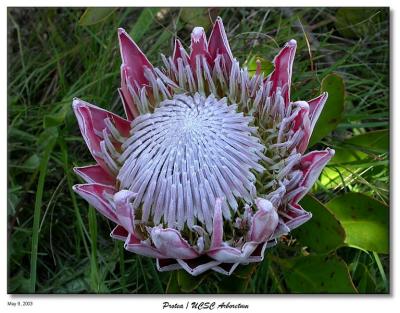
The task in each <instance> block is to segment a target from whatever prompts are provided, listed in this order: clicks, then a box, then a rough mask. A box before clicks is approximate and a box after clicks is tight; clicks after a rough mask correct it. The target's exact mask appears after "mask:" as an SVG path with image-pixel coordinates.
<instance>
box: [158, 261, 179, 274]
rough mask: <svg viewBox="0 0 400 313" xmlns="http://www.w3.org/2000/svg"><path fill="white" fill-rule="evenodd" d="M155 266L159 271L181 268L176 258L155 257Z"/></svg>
mask: <svg viewBox="0 0 400 313" xmlns="http://www.w3.org/2000/svg"><path fill="white" fill-rule="evenodd" d="M156 266H157V270H158V271H159V272H169V271H175V270H179V269H180V268H181V265H180V264H179V263H178V260H175V259H157V261H156Z"/></svg>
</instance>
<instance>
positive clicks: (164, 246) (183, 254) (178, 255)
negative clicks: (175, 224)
mask: <svg viewBox="0 0 400 313" xmlns="http://www.w3.org/2000/svg"><path fill="white" fill-rule="evenodd" d="M150 236H151V240H152V241H153V243H154V245H155V246H156V248H157V249H158V250H159V251H160V252H161V253H162V254H163V255H165V256H167V257H169V258H173V259H193V258H196V257H198V253H197V252H196V251H195V250H194V249H193V248H192V247H191V246H190V245H189V243H188V242H187V241H186V240H184V239H183V238H182V236H181V234H180V233H179V232H178V231H177V230H176V229H172V228H166V229H163V228H161V227H153V228H152V230H151V233H150Z"/></svg>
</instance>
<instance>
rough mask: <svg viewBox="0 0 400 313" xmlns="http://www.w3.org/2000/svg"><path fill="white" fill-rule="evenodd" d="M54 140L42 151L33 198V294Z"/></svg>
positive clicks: (31, 276)
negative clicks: (45, 187)
mask: <svg viewBox="0 0 400 313" xmlns="http://www.w3.org/2000/svg"><path fill="white" fill-rule="evenodd" d="M55 142H56V138H55V137H54V138H51V139H50V140H49V142H48V144H47V146H46V148H45V150H44V154H43V157H42V161H41V163H40V170H39V179H38V186H37V190H36V198H35V210H34V213H33V226H32V250H31V272H30V282H29V291H30V292H31V293H34V292H35V291H36V275H37V273H36V270H37V256H38V244H39V224H40V213H41V208H42V198H43V188H44V182H45V179H46V175H47V165H48V163H49V159H50V154H51V152H52V151H53V148H54V144H55Z"/></svg>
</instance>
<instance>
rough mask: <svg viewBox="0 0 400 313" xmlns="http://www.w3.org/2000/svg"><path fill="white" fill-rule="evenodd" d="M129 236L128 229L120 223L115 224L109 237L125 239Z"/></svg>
mask: <svg viewBox="0 0 400 313" xmlns="http://www.w3.org/2000/svg"><path fill="white" fill-rule="evenodd" d="M128 236H129V233H128V231H127V230H126V229H125V228H124V227H122V226H121V225H117V226H115V227H114V229H113V230H112V231H111V233H110V237H111V238H114V239H118V240H122V241H125V240H126V239H127V238H128Z"/></svg>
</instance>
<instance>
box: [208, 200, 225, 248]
mask: <svg viewBox="0 0 400 313" xmlns="http://www.w3.org/2000/svg"><path fill="white" fill-rule="evenodd" d="M221 206H222V201H221V199H220V198H218V199H217V200H216V201H215V208H214V219H213V232H212V236H211V245H210V249H213V248H217V247H219V246H221V244H222V236H223V232H224V230H223V227H224V224H223V223H224V222H223V220H222V210H221Z"/></svg>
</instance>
